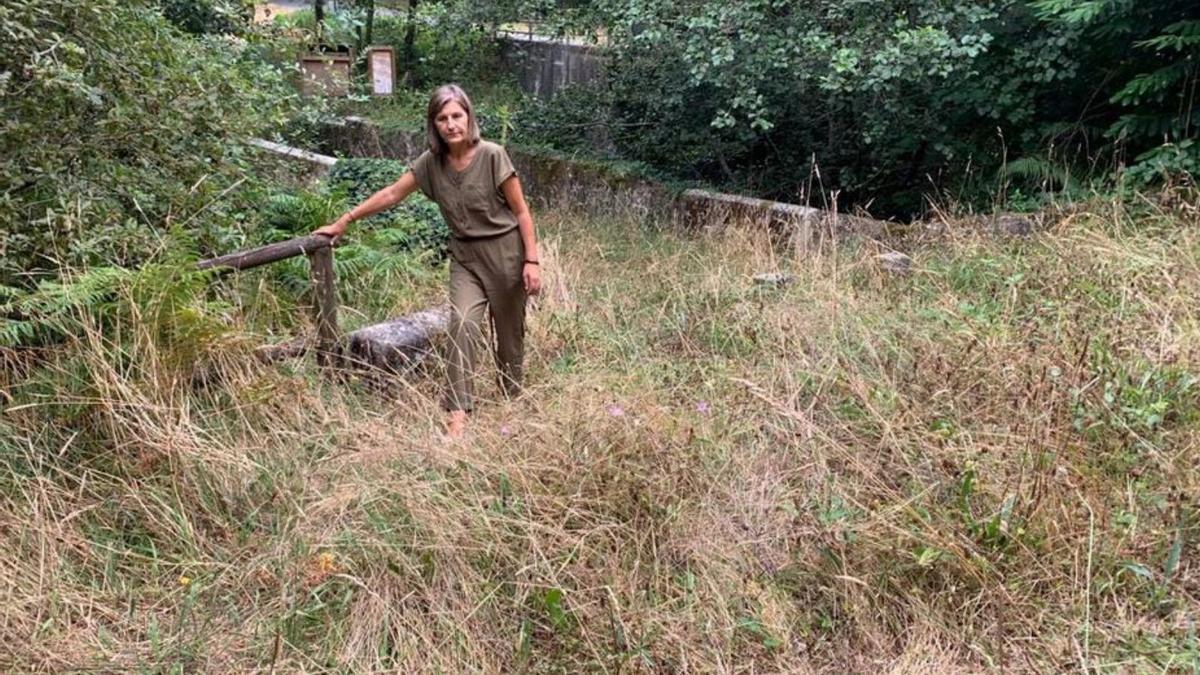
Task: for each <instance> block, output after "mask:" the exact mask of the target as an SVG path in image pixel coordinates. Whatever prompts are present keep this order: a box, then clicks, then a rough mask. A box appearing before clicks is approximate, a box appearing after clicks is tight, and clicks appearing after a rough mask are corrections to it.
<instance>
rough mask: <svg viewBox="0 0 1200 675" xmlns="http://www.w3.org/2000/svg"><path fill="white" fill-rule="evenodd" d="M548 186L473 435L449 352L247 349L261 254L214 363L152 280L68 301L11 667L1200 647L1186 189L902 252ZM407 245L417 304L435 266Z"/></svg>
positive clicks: (207, 336)
mask: <svg viewBox="0 0 1200 675" xmlns="http://www.w3.org/2000/svg"><path fill="white" fill-rule="evenodd" d="M541 220H542V223H543V232H544V238H545V242H546V245H545V248H544V254H545V259H546V260H547V265H546V267H547V273H548V275H549V288H548V292H547V294H546V297H544V298H543V300H542V301H541V304H540V306H539V308H538V309H537V310H536V311H535V312H534V314H533V319H532V320H533V323H532V327H531V330H532V339H531V345H532V347H533V352H532V353H531V354H530V363H529V370H530V373H529V375H530V389H529V392H528V393H527V395H526V396H524V397H523V398H521V399H519V400H517V401H513V402H503V401H499V400H496V401H490V402H488V404H487V405H486V406H484V407H483V409H482V410H481V412H480V414H479V415H478V419H477V421H476V423H475V425H474V427H473V428H474V431H473V432H472V435H471V437H470V438H469V440H468V442H466V443H462V444H452V443H448V442H447V441H446V440H444V439H443V437H442V436H441V433H440V428H439V425H438V420H439V419H440V412H439V410H438V408H437V396H438V385H437V381H438V380H437V376H436V373H437V369H438V365H437V364H436V363H434V364H432V365H431V369H432V372H431V373H430V375H432V376H431V377H418V378H416V379H413V380H410V381H409V382H408V383H407V384H405V385H404V386H402V387H399V388H398V389H394V390H391V391H380V390H376V389H373V388H371V387H367V386H358V385H356V384H355V383H354V382H353V381H352V382H343V381H339V380H335V379H329V378H327V377H324V376H322V375H321V373H319V372H317V371H316V370H314V369H313V366H310V365H309V364H308V363H307V362H305V363H301V362H297V363H295V364H294V365H290V366H284V367H279V366H263V365H261V364H259V363H258V362H257V360H255V359H254V358H253V357H252V356H251V354H250V349H251V348H252V347H253V346H254V345H255V344H256V343H257V342H258V341H259V340H260V339H259V338H255V337H254V332H253V331H252V330H250V328H251V326H250V324H249V320H248V319H247V318H246V317H251V316H254V314H255V313H256V312H259V311H263V308H264V307H265V308H267V309H268V310H269V308H270V307H271V305H272V302H273V300H272V297H271V293H270V291H269V289H267V288H264V289H262V291H260V294H259V295H258V297H257V298H254V299H252V300H248V301H247V304H246V305H245V306H244V307H242V308H239V311H236V312H232V313H230V314H228V315H226V317H225V320H223V321H209V322H208V323H207V324H205V326H206V330H205V331H203V332H197V333H196V334H194V335H193V340H192V342H191V343H190V344H189V345H188V349H189V350H190V351H189V352H185V353H201V354H206V355H207V359H206V363H205V364H204V369H203V371H202V372H203V374H204V375H203V377H198V372H201V371H197V370H196V366H195V364H194V363H188V364H185V363H181V361H180V354H181V351H180V345H179V344H177V343H176V342H173V335H172V334H171V333H169V332H168V333H163V332H161V331H160V330H159V328H160V326H159V325H158V324H155V323H153V322H148V321H147V316H146V315H145V314H129V315H125V316H121V317H118V318H115V319H114V320H113V321H112V322H111V323H110V324H108V325H106V326H100V325H97V324H95V323H93V322H91V321H90V320H89V319H87V318H86V317H80V323H79V324H78V325H77V326H76V327H75V329H74V330H73V331H72V332H71V335H72V336H73V337H72V338H71V339H70V341H69V342H67V343H66V344H64V345H62V346H61V347H60V348H57V349H55V350H53V351H52V352H49V353H46V354H44V355H43V357H42V359H43V360H42V363H41V364H40V365H39V366H38V367H36V368H33V367H32V365H30V366H29V367H30V368H31V370H29V371H26V376H25V377H23V378H19V379H16V380H13V379H9V380H8V381H6V382H4V383H3V386H4V389H5V390H6V391H8V392H9V394H8V396H10V397H11V400H9V401H7V408H6V411H5V416H4V420H3V425H4V427H5V433H4V434H2V435H0V437H2V438H3V440H2V441H0V442H2V443H3V448H2V452H0V466H2V467H3V469H2V470H0V494H2V495H4V497H3V501H2V502H0V509H2V510H3V517H2V518H0V522H4V523H8V524H9V525H7V526H5V527H3V528H0V538H3V542H4V546H5V549H6V550H8V551H9V552H10V557H11V562H10V564H9V565H8V566H6V568H5V570H6V571H5V572H4V573H3V575H2V576H0V579H2V580H3V581H2V582H0V587H2V588H3V589H4V602H3V603H0V605H2V606H3V607H4V610H3V611H4V614H5V615H4V621H3V622H2V625H3V626H4V628H3V630H4V631H5V640H4V643H5V644H6V645H8V646H7V647H6V649H7V650H9V664H10V666H12V667H13V668H14V669H15V670H20V671H28V670H34V669H50V670H60V669H68V668H87V667H96V666H100V665H106V666H107V667H115V668H120V669H125V668H130V669H133V668H138V667H141V668H146V667H151V668H154V669H159V670H163V671H172V670H182V671H185V672H190V671H197V670H208V671H230V670H237V671H243V670H256V669H263V670H266V669H269V668H275V669H278V670H281V671H304V672H308V671H323V670H327V669H344V670H350V671H356V672H377V671H391V670H404V671H409V672H413V671H418V670H419V671H442V672H463V671H475V670H480V671H486V672H501V671H514V670H522V671H532V672H583V671H596V672H601V671H615V670H630V671H647V672H660V671H662V672H669V671H683V670H687V671H693V672H731V671H738V672H740V671H746V672H749V671H750V670H762V669H766V670H773V671H786V672H806V671H816V670H828V669H836V670H838V671H840V672H846V671H855V672H878V671H880V670H888V669H891V670H895V671H898V672H933V671H940V672H947V671H958V672H962V671H971V670H983V669H989V668H1000V669H1003V670H1005V671H1006V672H1013V671H1038V672H1042V671H1047V670H1050V671H1061V670H1068V669H1076V668H1081V669H1084V670H1090V669H1095V670H1097V671H1099V672H1117V671H1128V670H1130V669H1135V670H1146V671H1150V670H1153V671H1159V670H1166V671H1180V670H1188V669H1194V668H1196V667H1200V651H1197V647H1196V641H1195V633H1194V630H1195V628H1194V620H1195V616H1194V613H1195V608H1196V606H1197V602H1196V601H1197V594H1200V585H1198V580H1200V576H1197V568H1196V560H1197V559H1198V558H1197V555H1196V554H1197V553H1198V552H1200V551H1198V548H1197V546H1198V544H1197V542H1198V541H1200V537H1198V534H1200V531H1198V524H1200V521H1198V513H1200V512H1198V508H1200V504H1198V503H1197V502H1196V495H1197V494H1200V484H1198V480H1200V466H1198V465H1197V464H1196V457H1197V452H1196V451H1197V440H1198V438H1200V436H1198V431H1200V424H1198V423H1200V409H1198V407H1197V396H1196V395H1197V386H1200V384H1198V383H1197V380H1196V377H1195V375H1194V373H1195V372H1196V371H1195V367H1196V364H1197V358H1198V357H1200V353H1198V352H1197V345H1200V341H1198V340H1197V337H1198V336H1197V327H1198V326H1200V322H1198V321H1197V316H1196V308H1195V302H1194V299H1195V297H1196V294H1197V293H1198V292H1200V288H1197V282H1198V280H1200V269H1198V267H1200V222H1198V220H1197V213H1196V212H1195V210H1194V207H1186V208H1181V209H1174V208H1172V207H1170V206H1165V205H1150V206H1145V207H1143V208H1140V209H1137V210H1129V209H1128V208H1127V207H1124V206H1122V205H1121V204H1120V203H1111V204H1101V203H1097V204H1093V205H1092V206H1091V207H1090V208H1088V209H1076V210H1074V211H1072V212H1070V213H1065V214H1060V215H1059V216H1057V217H1056V218H1055V220H1056V223H1055V224H1054V225H1053V226H1052V227H1051V229H1050V231H1049V232H1048V233H1046V234H1043V235H1038V236H1035V237H1034V238H1032V239H1029V240H1020V241H1007V240H995V239H988V238H981V237H980V236H977V235H974V234H965V233H960V234H957V235H955V236H952V237H950V238H949V239H948V240H946V239H942V240H939V241H938V242H937V243H936V244H935V245H922V244H920V243H919V242H913V246H912V247H911V248H910V251H912V252H913V255H914V257H915V265H914V268H913V270H912V272H911V274H908V275H901V276H896V275H892V274H889V273H886V272H884V271H882V270H881V269H880V268H878V267H877V264H876V262H875V256H874V254H875V252H876V250H875V249H874V248H873V247H870V246H866V245H860V246H858V247H850V248H844V247H843V248H839V249H833V250H827V251H823V252H805V251H801V250H794V249H788V248H783V249H781V248H780V247H779V246H778V245H777V243H772V242H771V241H770V238H769V237H768V236H766V235H765V234H763V233H755V232H748V231H745V230H730V231H727V232H721V233H710V234H708V235H706V236H697V235H694V234H683V233H675V232H671V231H669V230H668V229H664V228H663V227H661V226H660V224H658V223H655V222H640V221H634V220H626V219H608V220H604V219H595V218H589V217H587V216H584V215H582V214H578V213H566V212H564V213H543V216H542V219H541ZM764 270H770V271H780V272H786V273H788V274H791V275H794V282H793V283H791V284H790V285H787V286H784V287H781V288H775V287H762V286H757V285H755V284H754V283H752V282H751V280H750V277H751V275H752V274H753V273H755V272H760V271H764ZM405 281H406V282H407V285H408V289H409V290H408V296H407V298H406V299H402V300H400V301H398V302H397V304H396V305H395V307H394V308H393V309H394V310H396V311H403V310H405V309H415V308H417V307H419V306H421V305H422V303H424V302H427V301H428V300H429V299H430V297H436V296H437V295H438V294H439V292H440V289H439V282H438V281H437V280H436V278H433V277H429V278H412V279H406V280H405ZM125 293H126V294H127V295H126V296H125V297H128V298H130V299H134V298H136V297H138V288H137V287H136V286H133V285H131V286H128V287H127V288H126V291H125ZM247 297H252V296H247ZM131 306H132V305H131ZM202 306H203V305H202ZM7 377H9V378H11V377H12V375H9V376H7ZM484 391H485V395H487V394H486V393H487V392H491V394H493V395H494V393H495V392H494V391H493V390H492V389H489V388H487V386H486V385H485V388H484ZM18 524H19V525H18Z"/></svg>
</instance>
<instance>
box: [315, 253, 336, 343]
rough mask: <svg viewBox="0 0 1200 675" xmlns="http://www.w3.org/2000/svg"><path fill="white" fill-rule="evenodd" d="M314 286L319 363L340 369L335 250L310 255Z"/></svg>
mask: <svg viewBox="0 0 1200 675" xmlns="http://www.w3.org/2000/svg"><path fill="white" fill-rule="evenodd" d="M308 268H309V273H310V274H311V276H312V285H313V323H315V324H316V326H317V339H316V351H317V363H318V364H319V365H322V366H332V365H337V363H338V360H339V354H338V353H337V352H338V349H337V347H338V317H337V315H338V296H337V288H336V287H335V286H334V280H335V279H334V272H333V247H332V246H322V247H320V248H317V249H315V250H313V251H309V253H308Z"/></svg>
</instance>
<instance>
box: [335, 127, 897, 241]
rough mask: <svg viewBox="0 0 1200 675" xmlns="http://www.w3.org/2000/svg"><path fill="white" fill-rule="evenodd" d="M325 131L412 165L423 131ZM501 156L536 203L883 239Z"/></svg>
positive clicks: (846, 221)
mask: <svg viewBox="0 0 1200 675" xmlns="http://www.w3.org/2000/svg"><path fill="white" fill-rule="evenodd" d="M326 129H327V133H326V137H325V144H324V148H323V152H327V153H330V154H335V155H342V156H348V157H387V158H392V159H400V160H411V159H414V158H416V156H417V155H419V154H420V153H421V152H422V151H423V150H424V135H423V134H420V133H414V132H410V131H405V130H400V129H381V128H380V127H378V126H376V125H374V124H372V123H370V122H368V121H366V120H363V119H361V118H356V117H349V118H345V119H343V120H339V121H337V122H334V123H331V124H330V125H329V126H328V127H327V128H326ZM508 154H509V156H510V157H511V158H512V160H513V164H514V165H515V166H516V168H517V172H518V173H519V174H520V176H521V183H522V185H523V186H524V188H525V192H526V194H527V195H528V196H529V199H530V201H532V202H534V203H535V204H540V205H542V206H548V207H555V208H570V209H583V210H586V211H588V212H592V213H612V214H622V215H633V216H635V217H644V218H654V219H657V220H666V221H668V222H670V223H672V224H675V225H679V226H682V227H685V228H689V229H708V230H711V229H720V228H722V227H729V226H748V225H749V226H759V227H765V228H768V229H770V230H771V231H774V232H778V233H781V234H787V235H789V236H793V237H795V238H797V240H798V242H799V243H800V244H801V245H809V244H812V245H820V244H822V243H824V242H826V241H829V240H831V239H835V238H838V237H841V236H843V235H853V236H863V237H868V238H871V239H879V238H882V237H883V236H884V234H885V224H884V223H882V222H880V221H878V220H872V219H870V218H860V217H856V216H849V215H846V214H839V213H831V212H829V211H822V210H820V209H815V208H812V207H808V206H802V205H799V204H787V203H784V202H773V201H767V200H765V199H755V198H753V197H744V196H741V195H732V194H725V193H720V192H710V191H707V190H685V191H683V192H676V191H674V190H671V189H670V188H668V187H667V186H665V185H663V184H662V183H659V182H657V181H652V180H647V179H644V178H640V177H637V176H632V175H629V174H626V173H622V172H619V171H616V170H614V169H612V168H610V167H608V166H606V165H603V164H600V163H596V162H587V161H579V160H574V159H570V158H565V157H559V156H555V155H553V154H550V153H546V152H543V151H538V150H530V149H525V148H520V147H516V146H509V147H508Z"/></svg>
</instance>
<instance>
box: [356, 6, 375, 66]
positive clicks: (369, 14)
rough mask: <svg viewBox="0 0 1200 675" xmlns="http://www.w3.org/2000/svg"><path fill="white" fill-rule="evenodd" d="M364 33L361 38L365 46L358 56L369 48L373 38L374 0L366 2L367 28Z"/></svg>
mask: <svg viewBox="0 0 1200 675" xmlns="http://www.w3.org/2000/svg"><path fill="white" fill-rule="evenodd" d="M365 32H366V36H364V38H363V42H364V43H365V44H363V46H362V49H361V50H359V53H360V54H361V53H362V52H363V50H365V49H366V48H367V47H370V46H371V41H372V40H373V39H374V38H375V0H367V26H366V29H365Z"/></svg>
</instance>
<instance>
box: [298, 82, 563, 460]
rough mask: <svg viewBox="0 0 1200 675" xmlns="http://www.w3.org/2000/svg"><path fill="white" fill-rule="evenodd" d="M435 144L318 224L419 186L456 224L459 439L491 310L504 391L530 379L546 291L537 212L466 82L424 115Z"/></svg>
mask: <svg viewBox="0 0 1200 675" xmlns="http://www.w3.org/2000/svg"><path fill="white" fill-rule="evenodd" d="M425 133H426V136H427V140H428V143H429V149H428V150H426V151H425V152H424V153H422V154H421V156H420V157H418V158H417V159H416V161H414V162H413V163H412V165H411V166H410V167H409V170H408V171H407V172H405V174H404V175H403V176H401V177H400V180H398V181H396V182H395V183H393V184H392V185H389V186H388V187H385V188H383V189H382V190H380V191H379V192H376V193H375V194H373V195H371V196H370V197H369V198H367V200H366V201H364V202H363V203H361V204H359V205H358V206H355V207H354V208H353V209H351V210H350V211H349V212H348V213H346V214H345V215H343V216H342V217H341V218H338V219H337V220H336V221H335V222H333V223H332V224H330V225H326V226H325V227H322V228H320V229H318V230H316V231H315V234H324V235H328V236H330V237H333V238H334V239H335V240H336V239H337V238H338V237H340V236H342V234H344V233H345V232H346V227H347V226H348V225H349V224H350V223H352V222H354V221H355V220H358V219H360V218H365V217H367V216H370V215H373V214H375V213H378V212H380V211H383V210H384V209H387V208H389V207H392V206H395V205H396V204H398V203H400V202H402V201H404V199H405V198H407V197H408V196H409V195H410V194H412V193H413V192H415V191H416V190H418V189H419V190H420V191H421V192H422V193H423V194H424V195H425V196H426V197H429V198H430V199H431V200H433V201H434V202H436V203H437V205H438V208H439V209H440V210H441V212H442V217H443V218H445V219H446V224H447V225H449V227H450V304H451V307H452V312H451V317H450V354H449V363H448V371H449V383H448V387H447V391H446V398H445V401H444V403H443V406H444V407H445V409H446V411H447V412H448V413H449V418H448V420H447V424H446V431H447V433H448V434H449V435H450V436H451V437H455V438H457V437H460V436H462V434H463V432H464V431H465V430H466V424H467V415H468V414H469V413H470V412H471V410H472V409H473V407H474V400H473V392H472V373H473V372H474V367H475V350H476V347H477V346H478V344H479V342H480V341H481V336H482V331H481V326H482V323H483V316H484V309H485V308H486V309H487V310H488V316H489V318H490V322H491V329H492V339H493V342H494V346H495V357H496V365H497V366H498V368H499V370H500V386H501V390H502V391H503V392H504V393H505V394H506V395H508V396H513V395H515V394H517V393H518V392H519V390H520V386H521V368H522V362H523V360H524V340H525V297H526V295H537V293H538V291H539V290H540V289H541V274H540V272H539V268H538V253H537V238H536V237H535V235H534V230H533V217H532V216H531V215H530V213H529V208H528V207H527V206H526V205H525V196H524V194H523V193H522V192H521V181H520V180H519V179H518V178H517V172H516V170H515V169H514V168H513V165H512V161H511V160H509V158H508V153H507V152H505V150H504V148H503V147H501V146H499V145H497V144H495V143H490V142H488V141H483V140H480V138H479V125H478V124H477V123H476V121H475V112H474V109H473V108H472V106H471V99H469V98H468V97H467V95H466V93H465V92H463V90H462V89H461V88H459V87H458V86H457V85H453V84H448V85H446V86H443V87H440V88H438V90H437V91H435V92H433V96H431V97H430V99H429V108H428V110H427V112H426V116H425Z"/></svg>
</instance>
